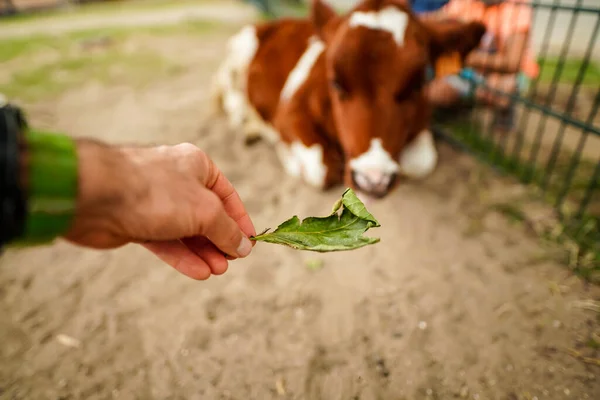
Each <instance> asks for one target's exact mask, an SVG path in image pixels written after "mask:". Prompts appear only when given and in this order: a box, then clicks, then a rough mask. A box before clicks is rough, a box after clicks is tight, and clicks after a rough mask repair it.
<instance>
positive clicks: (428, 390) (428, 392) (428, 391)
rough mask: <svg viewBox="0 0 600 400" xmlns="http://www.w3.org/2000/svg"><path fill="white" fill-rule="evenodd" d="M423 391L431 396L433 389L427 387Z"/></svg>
mask: <svg viewBox="0 0 600 400" xmlns="http://www.w3.org/2000/svg"><path fill="white" fill-rule="evenodd" d="M425 393H427V396H431V395H432V394H433V390H431V389H427V390H426V391H425Z"/></svg>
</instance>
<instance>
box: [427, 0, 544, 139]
mask: <svg viewBox="0 0 600 400" xmlns="http://www.w3.org/2000/svg"><path fill="white" fill-rule="evenodd" d="M523 3H524V2H523V1H520V2H512V1H511V0H450V1H448V3H447V4H446V5H445V6H443V7H442V8H440V9H439V10H437V11H434V12H432V13H427V14H425V15H424V18H435V19H455V20H461V21H478V22H482V23H484V24H485V25H486V27H487V32H486V34H485V36H484V37H483V38H482V40H481V42H480V47H479V48H478V49H477V50H475V51H473V52H471V54H469V56H468V57H467V59H466V60H465V64H464V66H463V68H462V69H461V70H460V72H459V73H457V74H451V75H449V76H444V77H435V78H434V79H433V80H432V81H431V82H430V84H429V86H428V95H429V98H430V100H431V101H432V102H433V104H434V105H436V106H440V107H447V106H452V105H455V104H457V103H458V102H460V101H462V100H470V99H473V98H475V99H476V100H479V101H482V102H484V103H485V104H488V105H491V106H493V107H494V108H495V118H494V128H495V129H497V130H502V131H510V130H512V129H513V128H514V116H515V110H514V102H513V101H512V100H511V99H510V98H509V97H507V96H502V95H500V94H498V93H494V91H493V90H486V88H484V87H482V86H479V85H477V86H476V87H475V88H474V85H473V84H474V83H475V84H477V83H479V84H480V83H485V85H486V86H489V87H490V88H492V89H495V90H497V91H500V92H504V93H511V94H517V93H522V92H524V91H525V90H527V87H528V84H529V82H530V80H531V79H535V78H536V77H537V76H538V74H539V66H538V64H537V62H536V60H535V58H534V56H533V54H532V51H531V46H530V36H531V24H532V9H531V6H529V5H527V4H523Z"/></svg>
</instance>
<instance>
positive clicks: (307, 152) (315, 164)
mask: <svg viewBox="0 0 600 400" xmlns="http://www.w3.org/2000/svg"><path fill="white" fill-rule="evenodd" d="M292 153H293V154H294V156H296V157H297V158H298V159H299V160H300V164H301V165H302V177H303V178H304V180H305V181H306V183H308V184H309V185H312V186H315V187H318V188H320V187H323V185H324V183H325V176H326V175H327V167H326V166H325V164H324V163H323V146H321V145H320V144H317V143H315V144H313V145H312V146H310V147H306V146H304V145H303V144H302V143H300V142H294V143H292Z"/></svg>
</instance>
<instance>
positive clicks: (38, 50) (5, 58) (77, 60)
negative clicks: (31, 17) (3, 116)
mask: <svg viewBox="0 0 600 400" xmlns="http://www.w3.org/2000/svg"><path fill="white" fill-rule="evenodd" d="M228 29H232V27H231V26H229V25H226V24H222V23H218V22H213V21H209V20H190V21H187V22H185V23H180V24H173V25H160V26H145V27H126V28H109V29H91V30H85V31H76V32H69V33H65V34H62V35H55V36H52V37H49V36H45V35H39V36H33V37H29V38H26V39H25V38H12V39H0V62H2V63H7V64H5V65H6V66H7V68H6V72H7V75H6V77H7V78H8V79H7V80H0V93H4V94H5V95H7V96H8V97H9V98H19V99H22V100H27V101H35V100H40V99H43V98H46V97H50V96H53V95H57V94H59V93H60V92H61V91H64V90H67V89H69V88H71V87H74V86H76V85H79V84H83V83H85V82H86V81H98V82H120V81H124V80H127V83H128V84H132V85H136V84H141V83H144V82H148V81H150V80H152V79H156V76H161V77H164V76H170V75H172V74H173V73H176V72H178V71H180V70H181V68H180V65H179V64H178V62H177V60H167V59H166V58H165V57H163V56H161V55H160V54H158V53H157V52H156V51H154V50H153V49H152V45H151V44H150V45H149V46H143V47H144V48H143V49H140V48H138V47H133V48H127V46H126V44H127V43H128V41H130V40H132V39H134V38H135V39H141V40H144V39H148V40H147V42H148V43H151V41H152V40H153V38H158V37H160V38H166V37H174V38H175V37H179V36H184V37H186V38H188V37H201V38H207V37H210V35H211V34H214V33H219V32H226V31H227V30H228ZM102 41H105V42H106V43H107V44H105V45H100V46H99V47H98V48H95V49H92V50H89V49H88V50H86V49H85V46H86V45H89V46H91V45H90V43H94V42H102ZM9 62H10V64H8V63H9ZM3 72H4V71H3Z"/></svg>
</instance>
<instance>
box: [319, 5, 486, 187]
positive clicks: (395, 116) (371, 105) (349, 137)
mask: <svg viewBox="0 0 600 400" xmlns="http://www.w3.org/2000/svg"><path fill="white" fill-rule="evenodd" d="M311 19H312V21H313V23H314V26H315V28H316V31H317V34H318V35H319V37H320V38H321V40H322V41H324V42H325V44H326V53H325V57H326V65H327V67H326V68H327V79H328V82H329V86H330V88H329V91H330V96H331V101H332V108H333V114H334V119H335V122H336V127H337V130H338V132H339V136H340V141H341V144H342V147H343V151H344V153H345V157H346V160H347V162H346V171H345V183H346V184H347V185H349V186H352V187H354V188H356V189H358V190H359V191H361V192H364V193H366V194H369V195H371V196H375V197H383V196H385V195H386V194H387V193H389V191H390V190H391V189H392V188H393V187H394V186H395V185H396V183H397V182H398V179H397V177H398V175H399V174H400V156H401V154H402V150H403V148H404V147H405V145H406V144H407V142H408V141H409V140H410V139H412V138H414V137H416V135H417V134H418V133H420V132H421V131H422V130H424V129H426V128H427V126H428V124H429V118H430V106H429V104H428V101H427V98H426V95H425V90H424V89H425V83H426V68H427V66H428V65H434V64H435V61H436V59H437V58H438V57H439V56H440V55H442V54H444V53H452V52H458V53H459V54H461V55H462V56H463V57H464V56H466V55H467V54H468V53H469V52H470V51H471V50H472V49H474V48H475V47H476V46H477V45H478V43H479V41H480V40H481V37H482V36H483V34H484V33H485V27H484V26H483V25H481V24H478V23H469V24H463V23H459V22H454V23H447V22H442V21H439V22H435V21H427V22H425V21H423V20H419V19H418V18H417V17H416V16H415V15H414V14H413V13H412V11H411V10H410V7H409V6H407V5H406V2H405V1H404V0H365V1H361V2H360V3H359V4H358V5H357V6H356V7H355V8H354V9H352V10H351V11H350V12H348V13H347V14H345V15H343V16H338V15H337V14H336V13H335V12H334V11H333V10H332V9H331V8H330V7H329V6H328V5H326V4H324V3H323V2H322V1H321V0H313V5H312V10H311Z"/></svg>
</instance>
